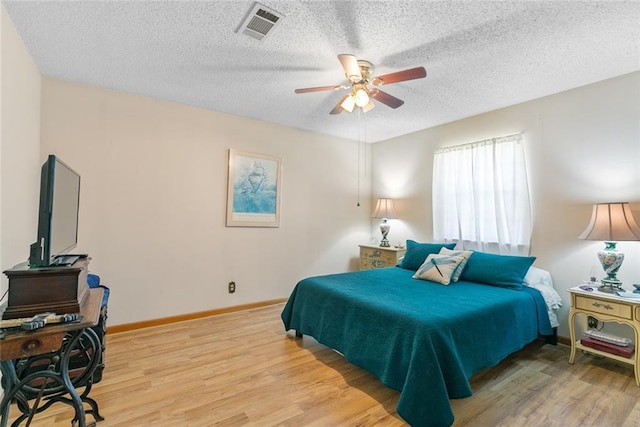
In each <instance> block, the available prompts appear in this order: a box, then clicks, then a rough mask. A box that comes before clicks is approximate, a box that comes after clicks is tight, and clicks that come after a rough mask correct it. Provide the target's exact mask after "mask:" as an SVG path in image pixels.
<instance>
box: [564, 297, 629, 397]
mask: <svg viewBox="0 0 640 427" xmlns="http://www.w3.org/2000/svg"><path fill="white" fill-rule="evenodd" d="M569 292H570V293H571V310H570V311H569V334H570V335H571V355H570V356H569V363H570V364H573V361H574V359H575V357H576V350H577V349H580V350H583V351H586V352H588V353H592V354H597V355H599V356H602V357H608V358H610V359H614V360H617V361H619V362H623V363H628V364H630V365H633V372H634V375H635V378H636V385H637V386H638V387H640V357H638V351H639V349H638V345H639V344H640V299H635V298H623V297H619V296H617V295H614V294H609V293H604V292H599V291H597V290H595V289H594V290H593V291H590V292H589V291H584V290H582V289H580V288H571V289H569ZM578 313H582V314H584V315H586V316H591V317H595V318H596V319H598V320H600V321H601V322H617V323H621V324H624V325H628V326H629V327H631V329H632V330H633V335H634V338H635V340H634V342H635V345H636V351H635V353H634V354H633V357H631V358H626V357H622V356H617V355H615V354H611V353H607V352H605V351H600V350H596V349H594V348H591V347H587V346H584V345H582V344H581V343H580V340H579V339H577V338H576V328H575V317H576V315H577V314H578Z"/></svg>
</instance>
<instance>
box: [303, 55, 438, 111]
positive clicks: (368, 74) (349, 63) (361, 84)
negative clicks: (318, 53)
mask: <svg viewBox="0 0 640 427" xmlns="http://www.w3.org/2000/svg"><path fill="white" fill-rule="evenodd" d="M338 60H339V61H340V64H342V68H344V74H345V76H346V77H347V80H348V84H343V85H334V86H318V87H308V88H303V89H296V90H295V93H309V92H323V91H328V90H342V89H351V92H350V93H349V94H348V95H345V96H344V97H343V98H342V99H341V100H340V101H339V102H338V104H337V105H336V106H335V107H334V108H333V110H331V112H330V113H329V114H339V113H341V112H342V111H348V112H352V111H353V109H354V108H355V107H359V108H361V109H362V111H364V112H365V113H366V112H367V111H369V110H371V109H372V108H373V107H375V104H374V103H373V100H372V98H373V99H375V100H376V101H380V102H382V103H383V104H385V105H387V106H389V107H391V108H394V109H395V108H398V107H400V106H401V105H402V104H404V101H403V100H401V99H398V98H396V97H395V96H393V95H389V94H388V93H386V92H383V91H381V90H380V89H378V86H382V85H383V84H386V85H388V84H391V83H398V82H404V81H407V80H414V79H421V78H423V77H426V76H427V71H426V70H425V69H424V67H416V68H409V69H407V70H404V71H398V72H395V73H389V74H385V75H382V76H376V77H372V76H373V69H374V67H373V64H372V63H371V62H369V61H364V60H358V59H356V57H355V56H354V55H348V54H340V55H338ZM371 86H373V87H371Z"/></svg>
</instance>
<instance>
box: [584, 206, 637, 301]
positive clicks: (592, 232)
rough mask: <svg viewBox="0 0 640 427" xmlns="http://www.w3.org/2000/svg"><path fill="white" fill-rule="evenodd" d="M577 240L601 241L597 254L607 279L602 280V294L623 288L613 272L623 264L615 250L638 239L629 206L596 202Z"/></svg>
mask: <svg viewBox="0 0 640 427" xmlns="http://www.w3.org/2000/svg"><path fill="white" fill-rule="evenodd" d="M578 239H584V240H602V241H604V244H605V247H604V249H602V250H600V251H598V259H599V260H600V264H602V268H603V269H604V272H605V273H606V274H607V277H605V278H604V279H602V281H601V282H602V286H600V287H599V288H598V290H599V291H601V292H608V293H614V292H616V291H618V290H621V289H622V282H621V281H620V280H618V278H617V277H616V273H617V272H618V270H619V269H620V266H621V265H622V261H623V260H624V254H623V253H622V252H620V251H618V250H616V243H617V242H619V241H632V240H636V241H637V240H640V227H638V224H637V223H636V221H635V219H634V218H633V214H632V213H631V207H630V206H629V203H626V202H619V203H599V204H595V205H593V210H592V212H591V221H590V222H589V225H588V226H587V228H586V229H585V230H584V231H583V232H582V234H581V235H580V236H579V237H578Z"/></svg>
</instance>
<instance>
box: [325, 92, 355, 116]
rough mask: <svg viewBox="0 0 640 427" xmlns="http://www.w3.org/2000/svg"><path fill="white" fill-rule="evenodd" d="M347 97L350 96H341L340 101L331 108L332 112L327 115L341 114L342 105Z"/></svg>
mask: <svg viewBox="0 0 640 427" xmlns="http://www.w3.org/2000/svg"><path fill="white" fill-rule="evenodd" d="M348 96H350V95H346V96H343V97H342V99H341V100H340V101H338V103H337V104H336V106H335V107H333V110H331V111H330V112H329V114H340V113H342V111H344V110H343V109H342V103H343V102H344V100H345V99H347V97H348Z"/></svg>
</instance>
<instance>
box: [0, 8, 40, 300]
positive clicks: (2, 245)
mask: <svg viewBox="0 0 640 427" xmlns="http://www.w3.org/2000/svg"><path fill="white" fill-rule="evenodd" d="M0 8H1V9H2V10H1V16H0V27H1V28H0V33H1V41H0V44H1V49H0V52H1V53H0V58H1V67H0V69H1V71H0V73H1V74H0V76H1V78H0V82H1V83H0V91H1V99H2V102H1V107H0V108H1V112H0V117H1V119H0V138H1V139H0V230H1V231H0V264H1V268H2V271H4V270H6V269H7V268H11V267H13V266H14V265H16V264H18V263H20V262H24V261H26V260H27V258H28V257H29V245H30V244H31V243H32V242H33V241H35V239H36V227H37V214H38V191H39V188H40V165H39V163H40V84H41V77H40V73H39V71H38V69H37V68H36V66H35V64H34V63H33V60H32V59H31V56H30V55H29V53H28V52H27V50H26V48H25V46H24V44H23V43H22V40H21V39H20V36H19V35H18V33H17V32H16V29H15V27H14V25H13V22H12V21H11V18H10V17H9V15H8V14H7V12H6V10H5V8H4V6H1V7H0ZM6 288H7V278H6V277H5V276H4V275H2V279H1V281H0V295H2V294H4V291H5V290H6ZM3 302H6V301H3Z"/></svg>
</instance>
